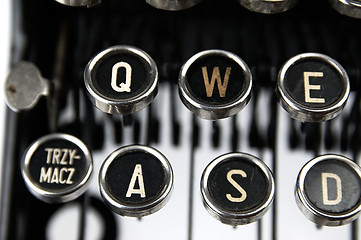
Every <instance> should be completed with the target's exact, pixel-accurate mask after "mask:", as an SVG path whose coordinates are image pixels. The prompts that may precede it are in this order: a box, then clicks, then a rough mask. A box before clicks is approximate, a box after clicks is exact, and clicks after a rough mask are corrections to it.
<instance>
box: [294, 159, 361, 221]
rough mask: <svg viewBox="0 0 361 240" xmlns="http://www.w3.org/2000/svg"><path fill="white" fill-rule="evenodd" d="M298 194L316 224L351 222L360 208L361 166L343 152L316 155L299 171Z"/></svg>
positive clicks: (302, 209)
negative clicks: (341, 153) (340, 154)
mask: <svg viewBox="0 0 361 240" xmlns="http://www.w3.org/2000/svg"><path fill="white" fill-rule="evenodd" d="M295 196H296V202H297V205H298V207H299V208H300V209H301V211H302V212H303V213H304V214H305V216H306V217H307V218H308V219H309V220H311V221H313V222H315V223H316V224H319V225H325V226H339V225H344V224H348V223H350V222H352V221H353V220H355V219H356V218H357V217H358V216H359V214H360V210H361V169H360V167H359V166H358V165H357V164H356V163H354V162H353V161H351V160H350V159H348V158H346V157H343V156H339V155H323V156H319V157H316V158H314V159H312V160H311V161H309V162H308V163H307V164H306V165H305V166H304V167H303V168H302V170H301V171H300V173H299V175H298V178H297V184H296V189H295Z"/></svg>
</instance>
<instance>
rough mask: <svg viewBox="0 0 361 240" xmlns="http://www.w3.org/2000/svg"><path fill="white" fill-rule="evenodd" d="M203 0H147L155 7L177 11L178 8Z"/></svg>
mask: <svg viewBox="0 0 361 240" xmlns="http://www.w3.org/2000/svg"><path fill="white" fill-rule="evenodd" d="M200 1H201V0H162V1H159V0H146V2H147V3H148V4H150V5H151V6H153V7H155V8H159V9H163V10H169V11H176V10H183V9H187V8H190V7H193V6H194V5H196V4H197V3H199V2H200Z"/></svg>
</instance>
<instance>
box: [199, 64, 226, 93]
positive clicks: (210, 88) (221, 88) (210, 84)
mask: <svg viewBox="0 0 361 240" xmlns="http://www.w3.org/2000/svg"><path fill="white" fill-rule="evenodd" d="M230 73H231V68H230V67H227V68H226V73H225V74H224V81H223V83H222V78H221V74H220V73H219V67H214V68H213V72H212V78H211V82H209V78H208V71H207V67H202V74H203V80H204V85H205V87H206V92H207V97H212V95H213V88H214V84H215V82H216V80H217V86H218V91H219V96H220V97H225V96H226V90H227V85H228V79H229V74H230Z"/></svg>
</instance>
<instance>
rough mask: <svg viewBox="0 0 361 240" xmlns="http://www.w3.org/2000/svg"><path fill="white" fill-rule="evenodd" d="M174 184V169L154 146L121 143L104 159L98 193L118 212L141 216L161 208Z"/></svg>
mask: <svg viewBox="0 0 361 240" xmlns="http://www.w3.org/2000/svg"><path fill="white" fill-rule="evenodd" d="M172 188H173V171H172V168H171V165H170V164H169V162H168V160H167V159H166V158H165V157H164V156H163V155H162V154H161V153H160V152H158V151H157V150H155V149H153V148H151V147H147V146H140V145H131V146H126V147H121V148H119V149H117V150H116V151H114V152H113V153H111V154H110V155H109V156H108V157H107V158H106V159H105V161H104V163H103V165H102V167H101V169H100V173H99V189H100V194H101V196H102V198H103V200H104V201H105V203H107V205H108V206H109V207H110V208H111V209H112V210H113V211H114V212H115V213H117V214H119V215H122V216H129V217H143V216H146V215H149V214H152V213H154V212H156V211H158V210H160V209H161V208H162V207H163V206H164V205H165V204H166V202H167V201H168V199H169V197H170V192H171V190H172Z"/></svg>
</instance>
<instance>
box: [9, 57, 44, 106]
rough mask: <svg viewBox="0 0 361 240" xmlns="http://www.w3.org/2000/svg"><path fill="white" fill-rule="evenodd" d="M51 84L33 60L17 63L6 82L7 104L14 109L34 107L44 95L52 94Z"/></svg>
mask: <svg viewBox="0 0 361 240" xmlns="http://www.w3.org/2000/svg"><path fill="white" fill-rule="evenodd" d="M50 88H51V84H50V82H49V81H48V80H47V79H44V78H43V77H42V76H41V74H40V71H39V69H38V68H37V67H36V66H35V65H34V64H33V63H31V62H18V63H17V64H15V65H14V66H13V67H12V69H11V72H10V74H9V76H8V77H7V78H6V82H5V97H6V103H7V105H8V106H9V107H10V108H11V109H12V110H13V111H16V112H18V111H22V110H29V109H31V108H33V107H34V106H35V105H36V104H37V103H38V101H39V99H40V98H41V97H42V96H49V95H50Z"/></svg>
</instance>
